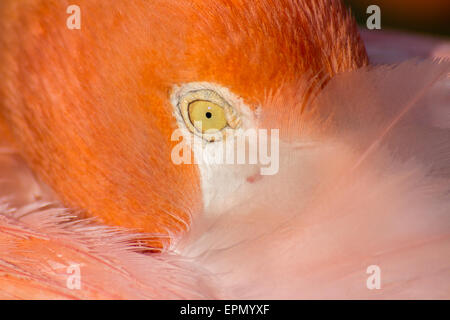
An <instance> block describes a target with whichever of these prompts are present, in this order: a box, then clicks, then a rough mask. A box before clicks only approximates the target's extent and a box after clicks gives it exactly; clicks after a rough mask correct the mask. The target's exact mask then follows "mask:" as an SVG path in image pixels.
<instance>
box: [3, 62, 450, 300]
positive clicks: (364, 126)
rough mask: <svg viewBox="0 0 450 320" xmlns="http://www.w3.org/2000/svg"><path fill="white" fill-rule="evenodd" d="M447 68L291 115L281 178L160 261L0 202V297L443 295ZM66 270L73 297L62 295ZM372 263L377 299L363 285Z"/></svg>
mask: <svg viewBox="0 0 450 320" xmlns="http://www.w3.org/2000/svg"><path fill="white" fill-rule="evenodd" d="M449 71H450V68H449V63H448V62H443V61H442V62H440V63H438V62H432V61H424V62H417V61H410V62H407V63H402V64H400V65H397V66H379V67H371V68H367V69H362V70H358V71H355V72H352V73H347V74H342V75H338V76H336V77H335V78H333V79H332V80H331V81H330V82H329V83H328V84H327V86H326V87H325V89H324V90H323V91H322V92H321V93H320V94H319V95H318V96H317V97H316V98H315V99H314V100H312V101H311V104H310V105H309V106H308V107H307V108H306V109H305V111H304V112H303V113H302V114H301V116H300V117H299V113H297V114H296V113H295V111H299V110H293V111H292V112H293V113H294V115H295V116H297V117H299V118H300V119H299V121H300V122H301V121H303V119H308V122H307V123H308V125H298V124H297V123H296V124H295V125H294V124H293V125H294V126H295V127H294V128H287V129H289V134H290V135H291V137H290V138H291V140H290V143H282V144H281V149H280V172H279V173H278V174H277V175H274V176H264V177H262V178H260V179H259V180H257V181H255V182H253V183H249V184H246V185H244V186H243V187H242V189H241V190H239V191H238V192H240V193H241V195H244V196H243V197H242V201H241V203H239V204H237V205H235V206H233V207H232V209H229V210H227V211H226V212H220V214H216V215H215V216H214V217H212V218H207V216H203V217H199V218H197V219H196V220H194V222H193V225H192V226H191V230H190V231H189V232H188V234H187V235H185V237H183V238H182V239H179V240H178V241H174V242H173V243H174V246H173V247H172V248H170V250H169V251H168V252H164V253H162V254H151V255H144V254H141V253H136V252H135V251H136V244H135V243H136V241H134V240H133V239H136V238H139V236H137V235H136V234H132V233H130V232H129V231H126V230H116V229H111V228H107V227H103V226H99V225H95V224H94V225H92V224H91V223H92V222H86V221H74V218H73V213H70V211H68V210H65V209H58V208H56V207H54V206H55V205H53V207H50V208H49V207H48V206H46V205H44V206H42V205H40V203H39V202H35V203H31V204H29V205H28V206H27V207H24V208H22V209H11V208H7V207H6V206H3V207H2V208H1V219H0V237H1V238H0V248H1V252H2V254H1V257H0V261H1V263H0V275H1V277H0V283H1V287H2V290H1V292H0V295H1V297H2V298H153V299H155V298H233V299H242V298H257V299H259V298H265V299H267V298H276V299H279V298H290V299H298V298H376V299H379V298H383V299H385V298H427V299H428V298H448V297H450V255H449V252H450V202H449V200H448V198H449V197H448V196H449V187H450V182H449V174H450V171H449V166H450V119H449V106H450V105H449V99H450V97H449V90H448V89H449V87H450V84H449V78H448V73H449ZM274 101H276V97H274ZM273 109H276V108H273ZM284 116H286V117H292V116H293V115H292V114H287V115H284ZM299 128H301V130H299ZM15 179H17V180H19V178H18V177H17V176H16V178H15ZM23 179H25V181H32V180H33V177H32V176H31V175H28V176H27V177H23V176H22V184H23V185H27V183H29V182H23ZM27 179H28V180H27ZM37 185H39V184H37ZM35 186H36V185H35ZM37 188H38V189H39V187H37ZM8 190H12V189H11V188H8ZM21 192H22V194H23V192H25V191H21ZM3 194H5V193H3ZM15 195H16V194H13V195H12V196H15ZM22 198H23V199H24V200H23V201H24V202H26V201H27V200H28V201H29V200H30V197H29V196H28V197H22ZM16 205H17V206H18V205H19V204H16ZM209 217H211V216H209ZM133 243H134V244H133ZM137 249H139V248H137ZM138 251H139V250H138ZM71 263H77V264H78V263H79V264H81V265H82V267H81V272H82V289H81V290H69V289H67V287H66V280H67V277H68V275H67V273H66V272H65V270H66V269H65V266H67V265H69V264H71ZM370 265H377V266H379V267H380V269H381V289H380V290H369V289H368V288H367V287H366V280H367V278H368V277H369V275H368V274H367V273H366V270H367V267H368V266H370ZM63 267H64V268H63ZM3 288H6V289H3Z"/></svg>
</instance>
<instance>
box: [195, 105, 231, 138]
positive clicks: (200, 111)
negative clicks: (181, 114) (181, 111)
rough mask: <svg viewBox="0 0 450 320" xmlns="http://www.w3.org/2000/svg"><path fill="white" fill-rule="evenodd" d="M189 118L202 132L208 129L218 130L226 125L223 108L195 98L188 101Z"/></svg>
mask: <svg viewBox="0 0 450 320" xmlns="http://www.w3.org/2000/svg"><path fill="white" fill-rule="evenodd" d="M189 119H190V120H191V123H192V124H193V125H194V127H195V128H196V129H197V130H199V131H200V132H202V133H204V132H206V131H208V130H212V131H213V130H217V131H220V130H222V129H223V128H225V127H226V126H227V119H226V117H225V110H224V109H223V108H222V107H220V106H218V105H217V104H215V103H212V102H210V101H204V100H197V101H194V102H192V103H190V104H189Z"/></svg>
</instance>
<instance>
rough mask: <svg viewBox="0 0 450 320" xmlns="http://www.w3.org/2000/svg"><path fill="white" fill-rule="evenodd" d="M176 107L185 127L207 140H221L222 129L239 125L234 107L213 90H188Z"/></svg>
mask: <svg viewBox="0 0 450 320" xmlns="http://www.w3.org/2000/svg"><path fill="white" fill-rule="evenodd" d="M178 107H179V109H180V112H181V115H182V116H183V120H184V123H185V124H186V127H187V128H188V129H189V130H190V131H191V132H192V133H194V134H196V135H198V136H201V137H202V138H203V139H205V140H206V141H209V142H213V141H219V140H222V139H223V138H224V137H225V133H224V132H223V131H224V129H226V128H232V129H235V128H237V127H239V125H240V118H239V116H238V114H237V112H236V111H235V109H234V108H233V107H232V106H231V105H230V104H229V103H228V102H227V101H226V100H225V99H224V98H222V97H221V96H220V95H219V94H218V93H216V92H215V91H214V90H209V89H202V90H196V91H190V92H188V93H186V94H185V95H183V96H182V97H181V99H180V100H179V103H178Z"/></svg>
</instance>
